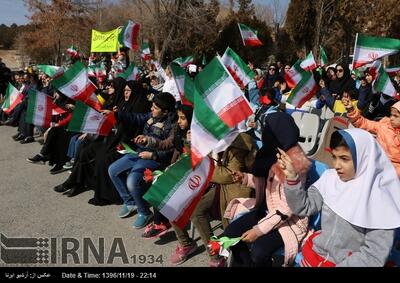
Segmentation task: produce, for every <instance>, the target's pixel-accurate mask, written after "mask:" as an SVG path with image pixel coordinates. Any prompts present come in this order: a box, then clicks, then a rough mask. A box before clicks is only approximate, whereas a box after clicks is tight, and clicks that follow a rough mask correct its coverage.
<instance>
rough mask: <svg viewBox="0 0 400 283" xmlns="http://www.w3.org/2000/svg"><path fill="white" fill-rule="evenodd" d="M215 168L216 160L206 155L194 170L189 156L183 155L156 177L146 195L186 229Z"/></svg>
mask: <svg viewBox="0 0 400 283" xmlns="http://www.w3.org/2000/svg"><path fill="white" fill-rule="evenodd" d="M213 172H214V162H213V161H212V160H211V159H210V158H204V159H203V161H202V162H201V163H200V164H199V166H198V167H196V168H195V169H194V170H192V168H191V161H190V157H189V156H188V155H184V156H183V157H182V158H181V159H180V160H179V161H178V162H176V163H175V164H173V165H172V166H171V167H169V168H167V170H166V171H165V172H164V174H162V175H161V176H159V177H158V178H157V181H156V182H155V183H154V184H153V185H152V186H151V187H150V189H149V191H148V192H147V193H146V194H145V195H144V196H143V198H144V199H145V200H146V201H147V202H149V203H150V204H151V205H153V206H154V207H155V208H156V209H157V210H158V211H159V212H160V213H161V214H162V215H164V216H165V217H167V218H168V219H169V220H170V221H171V222H173V223H174V224H176V225H178V226H179V227H180V228H181V229H183V228H184V227H185V226H186V224H187V223H188V221H189V219H190V216H191V215H192V213H193V211H194V209H195V207H196V205H197V204H198V202H199V201H200V199H201V197H202V195H203V194H204V192H205V190H206V189H207V187H208V184H209V182H210V180H211V177H212V175H213Z"/></svg>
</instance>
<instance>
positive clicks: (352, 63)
mask: <svg viewBox="0 0 400 283" xmlns="http://www.w3.org/2000/svg"><path fill="white" fill-rule="evenodd" d="M357 40H358V32H357V33H356V42H355V43H354V50H353V62H351V67H352V69H353V70H354V58H355V57H356V47H357Z"/></svg>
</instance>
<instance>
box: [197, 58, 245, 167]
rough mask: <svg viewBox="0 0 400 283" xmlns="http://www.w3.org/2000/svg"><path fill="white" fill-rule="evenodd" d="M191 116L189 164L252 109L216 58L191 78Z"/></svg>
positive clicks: (222, 137)
mask: <svg viewBox="0 0 400 283" xmlns="http://www.w3.org/2000/svg"><path fill="white" fill-rule="evenodd" d="M193 94H194V106H195V107H194V115H193V119H192V124H191V128H190V129H191V134H192V139H191V157H192V166H193V168H194V167H196V165H197V164H198V163H200V161H201V160H202V159H203V158H204V157H205V156H207V154H209V153H210V152H211V150H213V149H214V148H215V146H216V145H217V144H218V142H219V141H220V140H222V139H224V137H225V136H226V135H227V134H228V133H229V132H230V130H231V128H233V127H235V126H236V125H237V124H239V123H240V122H242V121H243V120H245V119H247V118H248V117H249V116H250V115H252V114H253V111H252V109H251V107H250V105H249V103H248V102H247V100H246V98H245V97H244V95H243V92H242V91H241V89H240V88H239V87H238V85H237V84H236V82H235V81H234V79H233V78H232V76H231V75H230V74H229V72H228V70H227V69H226V68H225V66H224V64H223V63H222V61H221V59H220V58H219V57H216V58H214V59H213V60H212V61H211V62H210V63H209V64H208V65H207V67H206V68H205V69H204V70H203V71H202V72H201V73H200V74H198V75H197V77H196V79H195V91H194V92H193Z"/></svg>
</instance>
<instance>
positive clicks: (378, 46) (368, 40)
mask: <svg viewBox="0 0 400 283" xmlns="http://www.w3.org/2000/svg"><path fill="white" fill-rule="evenodd" d="M357 47H365V48H368V49H374V50H393V49H397V50H398V51H400V39H394V38H387V37H375V36H366V35H363V34H358V38H357Z"/></svg>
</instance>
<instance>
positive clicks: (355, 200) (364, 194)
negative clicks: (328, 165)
mask: <svg viewBox="0 0 400 283" xmlns="http://www.w3.org/2000/svg"><path fill="white" fill-rule="evenodd" d="M339 132H340V134H341V135H342V136H343V137H344V139H345V141H346V143H347V144H348V146H349V147H350V151H351V152H352V156H353V163H355V172H356V173H355V177H354V179H352V180H350V181H347V182H343V181H341V180H340V178H339V176H338V174H337V173H336V170H335V169H330V170H327V171H325V173H324V174H323V175H322V176H321V178H320V179H319V180H318V181H317V182H315V183H314V186H315V187H316V188H317V189H318V190H319V192H320V193H321V195H322V197H323V199H324V202H325V204H326V205H327V206H329V208H331V209H332V210H333V211H334V212H335V213H336V214H338V215H339V216H340V217H342V218H344V219H345V220H346V221H348V222H350V223H351V224H353V225H356V226H359V227H362V228H367V229H394V228H398V227H400V180H399V177H398V176H397V174H396V170H395V169H394V166H393V165H392V163H391V162H390V160H389V158H388V157H387V156H386V154H385V152H384V151H383V150H382V148H381V146H380V145H379V144H378V143H377V141H376V140H375V139H374V137H373V136H372V135H371V134H370V133H368V132H367V131H364V130H361V129H348V130H342V131H339ZM355 160H356V161H355Z"/></svg>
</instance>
